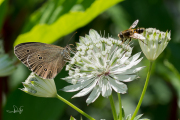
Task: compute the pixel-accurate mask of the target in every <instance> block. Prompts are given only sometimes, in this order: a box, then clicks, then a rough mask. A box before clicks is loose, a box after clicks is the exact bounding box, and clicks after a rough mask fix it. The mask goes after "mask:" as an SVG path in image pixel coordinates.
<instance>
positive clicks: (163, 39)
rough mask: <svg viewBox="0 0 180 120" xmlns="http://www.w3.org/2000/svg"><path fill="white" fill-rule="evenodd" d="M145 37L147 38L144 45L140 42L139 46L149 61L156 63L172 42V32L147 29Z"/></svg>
mask: <svg viewBox="0 0 180 120" xmlns="http://www.w3.org/2000/svg"><path fill="white" fill-rule="evenodd" d="M143 36H144V37H145V38H146V39H145V40H144V43H143V42H141V41H140V40H139V44H140V46H141V49H142V51H143V53H144V55H145V56H146V57H147V59H148V60H150V61H154V60H156V58H157V57H158V56H159V55H160V54H161V53H162V52H163V50H164V49H165V48H166V46H167V44H168V43H169V41H170V40H171V38H170V36H171V32H170V31H169V32H168V31H166V32H162V31H159V30H156V29H155V28H147V29H146V30H145V31H144V33H143Z"/></svg>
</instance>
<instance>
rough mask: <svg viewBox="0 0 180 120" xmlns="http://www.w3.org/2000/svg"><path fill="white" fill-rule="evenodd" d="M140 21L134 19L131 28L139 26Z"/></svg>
mask: <svg viewBox="0 0 180 120" xmlns="http://www.w3.org/2000/svg"><path fill="white" fill-rule="evenodd" d="M138 22H139V20H136V21H134V23H133V24H132V25H131V26H130V28H129V29H131V28H135V27H136V26H137V24H138Z"/></svg>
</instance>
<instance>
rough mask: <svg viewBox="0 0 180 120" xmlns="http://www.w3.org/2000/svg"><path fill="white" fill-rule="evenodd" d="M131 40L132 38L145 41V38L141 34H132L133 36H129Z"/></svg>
mask: <svg viewBox="0 0 180 120" xmlns="http://www.w3.org/2000/svg"><path fill="white" fill-rule="evenodd" d="M130 37H131V38H134V39H140V40H145V37H144V36H143V35H141V34H138V33H134V34H133V35H131V36H130Z"/></svg>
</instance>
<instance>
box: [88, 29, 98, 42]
mask: <svg viewBox="0 0 180 120" xmlns="http://www.w3.org/2000/svg"><path fill="white" fill-rule="evenodd" d="M89 35H90V37H91V39H92V40H97V39H99V38H100V37H101V36H100V35H99V34H98V32H97V31H95V30H93V29H90V31H89Z"/></svg>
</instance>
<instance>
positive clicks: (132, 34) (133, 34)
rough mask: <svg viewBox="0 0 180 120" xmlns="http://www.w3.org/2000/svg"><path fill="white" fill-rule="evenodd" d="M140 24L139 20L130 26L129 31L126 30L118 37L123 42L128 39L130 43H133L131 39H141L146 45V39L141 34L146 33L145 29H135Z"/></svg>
mask: <svg viewBox="0 0 180 120" xmlns="http://www.w3.org/2000/svg"><path fill="white" fill-rule="evenodd" d="M138 22H139V20H136V21H134V23H133V24H132V25H131V26H130V28H129V29H127V30H124V31H122V32H120V33H119V34H118V37H119V38H120V40H122V42H125V41H127V39H129V42H131V38H134V39H139V40H141V41H142V42H143V43H144V41H143V40H145V37H144V36H143V35H141V33H143V32H144V30H145V28H135V27H136V26H137V24H138ZM132 28H134V29H132ZM144 44H146V43H144Z"/></svg>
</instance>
